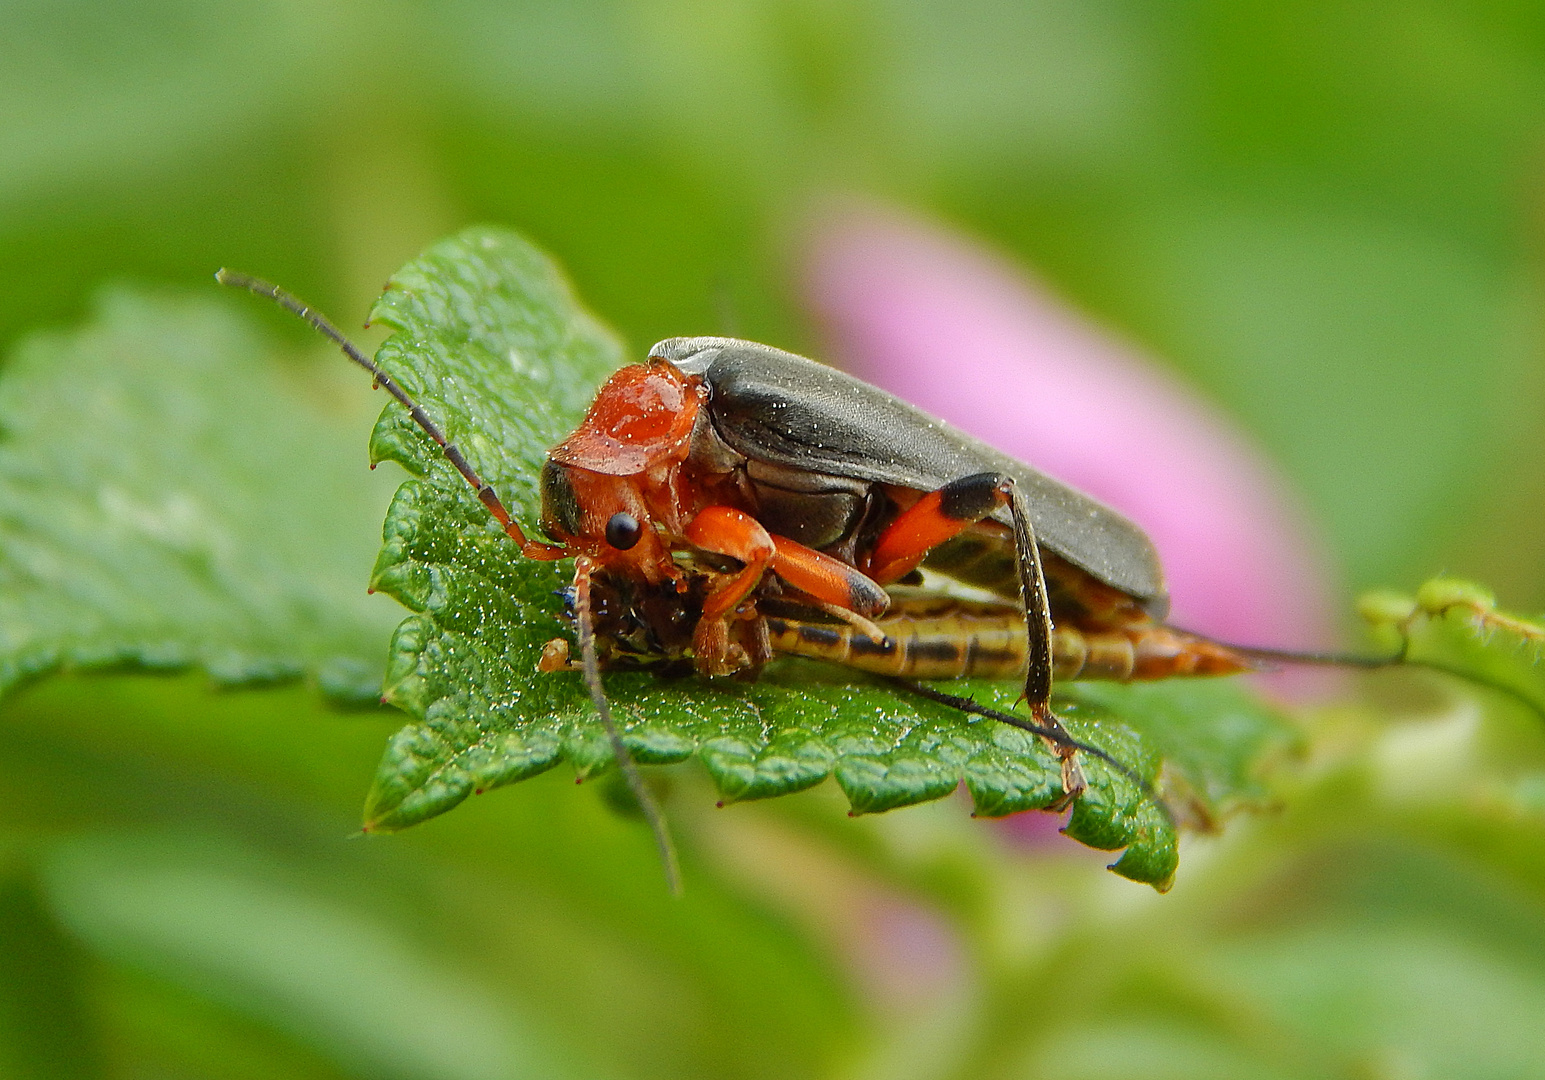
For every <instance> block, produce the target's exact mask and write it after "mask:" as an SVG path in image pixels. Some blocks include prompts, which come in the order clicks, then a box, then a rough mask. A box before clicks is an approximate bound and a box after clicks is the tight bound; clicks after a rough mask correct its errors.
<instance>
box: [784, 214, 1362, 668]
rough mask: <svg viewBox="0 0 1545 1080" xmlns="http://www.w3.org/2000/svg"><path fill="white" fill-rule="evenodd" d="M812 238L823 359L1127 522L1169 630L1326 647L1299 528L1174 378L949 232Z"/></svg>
mask: <svg viewBox="0 0 1545 1080" xmlns="http://www.w3.org/2000/svg"><path fill="white" fill-rule="evenodd" d="M819 226H820V227H819V228H818V230H817V231H816V232H815V234H814V240H813V243H812V244H811V248H810V253H809V258H808V262H807V264H806V274H805V283H806V295H807V297H808V299H809V302H810V304H811V305H812V307H813V308H814V310H815V311H816V313H817V314H818V316H819V317H820V319H821V321H822V324H823V326H824V327H825V329H826V331H827V333H828V335H829V341H830V346H831V347H830V348H829V349H828V350H827V352H826V353H825V355H826V356H827V357H828V358H829V359H831V360H833V361H834V362H836V363H837V364H839V365H841V366H842V367H845V368H847V369H848V370H849V371H852V372H854V373H855V374H857V375H859V376H861V377H862V378H864V379H867V380H869V381H870V382H873V383H875V384H876V385H878V386H881V387H884V388H885V389H887V390H889V391H891V392H892V393H894V394H896V395H897V396H898V397H901V398H904V399H905V400H907V401H911V402H913V403H915V404H917V405H920V406H922V407H923V408H925V409H928V410H929V411H931V412H933V413H935V414H937V415H938V416H940V417H942V418H944V419H945V420H948V421H949V422H950V423H952V424H954V425H956V426H957V427H959V428H962V429H964V430H965V431H968V432H970V433H972V434H974V435H976V436H978V437H980V438H983V439H985V440H987V441H988V442H990V443H992V444H993V445H995V446H998V447H1000V448H1002V449H1003V450H1005V451H1007V452H1008V453H1010V454H1013V455H1014V456H1015V457H1018V458H1020V459H1022V460H1024V461H1027V462H1030V463H1031V464H1033V465H1034V466H1035V467H1036V468H1038V469H1040V470H1042V471H1044V472H1046V473H1048V474H1049V475H1051V476H1054V477H1056V478H1057V479H1059V480H1062V481H1063V482H1065V483H1068V484H1070V485H1072V486H1073V487H1075V488H1078V489H1080V490H1081V491H1084V492H1086V493H1088V494H1090V495H1093V496H1094V497H1095V498H1097V499H1099V500H1100V501H1102V502H1105V503H1107V504H1109V505H1110V506H1111V507H1113V508H1115V509H1117V510H1119V511H1121V512H1122V513H1123V514H1125V515H1127V516H1128V517H1130V518H1132V519H1133V520H1134V521H1136V522H1137V523H1138V524H1139V525H1141V526H1142V527H1143V529H1144V530H1146V531H1147V533H1148V535H1149V536H1150V537H1152V539H1153V541H1154V544H1155V545H1156V546H1157V547H1158V550H1159V555H1160V557H1161V559H1162V560H1163V563H1164V567H1165V570H1166V573H1167V576H1168V579H1169V587H1170V592H1171V595H1172V599H1173V606H1172V609H1171V616H1170V618H1171V620H1172V621H1173V622H1174V624H1175V625H1177V626H1182V627H1185V628H1187V629H1191V630H1196V631H1198V632H1200V633H1205V634H1209V635H1213V636H1216V637H1218V638H1220V639H1222V640H1225V641H1233V642H1238V643H1242V644H1252V645H1274V646H1280V647H1286V648H1300V649H1302V648H1315V647H1323V646H1325V645H1327V644H1329V643H1330V642H1331V641H1332V640H1333V634H1332V631H1331V627H1332V620H1331V618H1330V616H1329V608H1328V606H1327V602H1326V594H1327V591H1328V590H1327V585H1326V573H1325V570H1324V564H1323V561H1322V560H1321V559H1320V558H1319V557H1318V551H1319V549H1318V545H1317V544H1316V543H1315V540H1314V537H1313V534H1312V530H1311V529H1310V527H1309V526H1308V523H1307V519H1306V515H1305V514H1304V512H1303V511H1302V509H1301V508H1300V507H1299V506H1298V503H1297V500H1296V499H1294V498H1293V496H1292V494H1291V493H1290V492H1289V490H1288V488H1287V486H1286V484H1285V483H1284V482H1283V481H1282V480H1281V478H1280V477H1279V476H1278V475H1277V473H1276V471H1275V469H1274V468H1273V467H1272V466H1271V464H1270V463H1269V462H1268V461H1267V460H1266V459H1265V458H1264V457H1263V456H1262V455H1261V454H1260V453H1259V452H1258V451H1257V450H1256V449H1255V448H1254V446H1252V445H1251V443H1250V441H1249V439H1248V438H1247V437H1246V436H1245V435H1244V434H1243V433H1242V432H1240V431H1239V430H1238V429H1237V428H1236V427H1235V426H1234V425H1233V424H1232V423H1231V422H1230V421H1229V420H1228V418H1227V417H1225V416H1224V415H1223V414H1222V413H1220V412H1218V411H1217V410H1216V409H1215V408H1213V407H1212V406H1210V405H1209V404H1208V403H1207V402H1206V401H1205V400H1203V399H1202V398H1201V397H1200V396H1199V395H1197V394H1196V393H1195V392H1194V391H1193V390H1191V389H1190V388H1189V387H1187V386H1186V385H1185V384H1184V383H1183V382H1182V381H1181V380H1180V379H1179V378H1177V377H1176V376H1175V375H1174V374H1172V373H1170V372H1168V371H1166V370H1165V369H1164V368H1163V367H1161V366H1160V365H1158V364H1156V363H1154V362H1153V361H1151V360H1149V359H1148V358H1146V357H1145V356H1143V355H1142V354H1141V353H1140V352H1138V351H1137V350H1136V349H1134V348H1132V347H1131V346H1129V345H1126V344H1124V343H1122V342H1121V341H1119V340H1118V339H1117V338H1116V337H1115V336H1113V335H1112V334H1110V333H1109V332H1107V331H1104V330H1102V329H1100V328H1099V327H1097V326H1096V325H1094V324H1093V323H1092V322H1091V321H1090V320H1088V319H1087V318H1085V317H1083V316H1081V315H1079V314H1078V313H1077V312H1075V311H1073V310H1072V309H1071V308H1069V307H1068V306H1067V305H1066V304H1065V303H1063V302H1062V301H1061V300H1059V299H1058V298H1056V297H1055V296H1054V295H1053V294H1052V293H1051V292H1050V291H1049V290H1048V289H1046V288H1045V287H1044V286H1043V285H1041V284H1040V283H1039V282H1037V281H1036V280H1034V279H1033V278H1032V277H1031V276H1030V275H1029V274H1028V273H1026V272H1025V271H1024V270H1023V269H1021V268H1020V267H1017V266H1015V265H1012V264H1011V263H1009V262H1008V261H1007V260H1006V259H1004V258H1002V257H1001V256H998V255H996V254H994V253H992V252H990V251H988V250H986V249H985V248H983V247H982V246H981V245H979V244H976V243H974V242H972V241H971V240H969V239H967V238H965V237H963V236H961V235H959V234H956V233H950V232H946V231H944V230H943V229H942V228H939V227H937V226H932V225H928V224H924V223H922V222H919V221H918V220H916V219H913V218H909V217H904V216H902V215H900V214H899V213H895V212H882V211H879V210H875V209H857V210H855V209H847V210H843V211H840V212H835V213H831V214H829V215H828V216H826V217H825V218H824V219H822V220H821V221H820V223H819Z"/></svg>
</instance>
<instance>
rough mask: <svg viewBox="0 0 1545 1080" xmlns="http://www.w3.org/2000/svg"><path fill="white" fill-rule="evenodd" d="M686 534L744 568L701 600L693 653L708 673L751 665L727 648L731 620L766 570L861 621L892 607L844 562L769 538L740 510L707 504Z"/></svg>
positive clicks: (886, 597)
mask: <svg viewBox="0 0 1545 1080" xmlns="http://www.w3.org/2000/svg"><path fill="white" fill-rule="evenodd" d="M686 534H687V539H688V540H690V541H691V542H692V543H693V544H694V545H696V546H697V547H700V548H703V549H704V550H705V551H712V552H716V553H717V554H720V555H728V556H729V557H730V558H732V559H738V560H740V561H741V562H743V563H745V564H746V565H745V569H743V570H741V571H740V572H739V573H737V574H735V575H734V576H733V577H731V578H730V579H729V580H728V581H727V582H725V583H724V584H722V585H720V586H718V587H717V588H715V589H714V590H713V591H712V592H710V593H709V594H708V597H707V598H706V599H705V600H704V601H703V615H702V618H701V619H700V620H699V621H698V624H697V629H696V630H695V631H694V632H693V635H692V650H693V652H694V653H695V654H696V656H697V662H698V668H699V670H701V671H702V672H703V673H704V674H706V675H728V674H731V673H732V672H734V671H736V670H738V669H739V668H740V667H743V666H745V665H746V663H747V662H750V661H749V658H747V657H745V656H741V655H736V650H737V649H738V648H739V647H738V646H732V645H731V644H730V640H729V619H730V617H731V616H733V615H734V613H735V609H736V608H738V607H739V606H740V605H741V604H742V603H744V602H745V600H746V597H748V596H750V595H751V593H752V591H753V590H754V589H755V588H756V587H757V585H758V584H760V583H761V580H762V575H763V574H764V573H766V572H767V570H768V569H771V570H772V571H773V572H774V573H776V574H777V575H778V576H779V577H780V578H781V579H783V581H785V582H786V583H788V584H789V585H792V586H793V587H794V588H796V589H798V590H799V591H800V592H803V593H805V594H807V595H808V596H811V597H813V598H814V599H816V600H818V601H820V602H821V603H824V604H830V605H832V606H833V607H839V608H842V609H844V610H846V611H852V612H855V613H857V614H858V615H861V616H863V617H864V618H872V617H874V616H877V615H880V614H882V613H883V612H884V611H885V609H886V608H887V607H889V606H890V596H889V595H888V594H887V593H886V592H885V590H884V589H882V588H880V586H878V585H876V584H875V583H874V582H873V581H871V580H870V579H869V578H868V577H866V576H865V575H864V574H862V573H860V572H859V571H858V570H856V569H854V568H853V567H851V566H849V565H848V564H847V563H845V562H842V561H841V560H840V559H834V558H832V557H831V556H830V555H825V554H822V553H821V552H819V551H816V550H814V549H813V548H808V547H806V546H805V545H804V544H801V543H798V542H796V541H794V540H790V539H788V538H787V537H784V536H773V535H771V534H770V533H769V532H768V531H767V530H766V528H764V527H763V526H762V524H761V523H760V522H759V521H757V520H756V519H755V518H753V517H752V516H751V515H750V514H746V513H743V512H741V511H739V510H733V509H731V508H729V507H727V506H710V507H708V508H707V509H706V510H702V511H700V512H699V513H698V515H697V516H696V517H694V518H693V519H692V522H691V523H690V524H689V525H688V526H687V529H686Z"/></svg>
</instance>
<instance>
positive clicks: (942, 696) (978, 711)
mask: <svg viewBox="0 0 1545 1080" xmlns="http://www.w3.org/2000/svg"><path fill="white" fill-rule="evenodd" d="M890 681H891V682H893V683H895V684H896V685H897V686H900V687H903V688H904V689H907V690H910V691H911V692H912V693H914V694H917V695H918V696H920V697H925V698H928V699H929V700H930V701H937V702H938V703H939V704H940V705H948V706H949V707H950V708H952V709H959V710H960V711H961V712H963V713H970V714H971V715H972V716H980V717H983V718H985V719H988V720H996V721H998V722H999V723H1000V724H1008V725H1009V726H1010V727H1017V728H1019V729H1020V730H1021V731H1028V732H1029V733H1030V734H1032V735H1039V736H1040V737H1041V738H1043V739H1045V740H1047V741H1048V742H1052V743H1056V744H1057V745H1058V746H1059V747H1066V748H1068V749H1070V750H1081V751H1083V752H1084V753H1086V754H1088V755H1089V756H1090V757H1093V758H1098V759H1099V760H1100V761H1103V762H1105V764H1107V765H1109V766H1110V767H1111V768H1113V769H1115V770H1116V771H1117V772H1119V773H1120V774H1121V775H1122V776H1124V777H1126V778H1127V779H1128V780H1130V781H1132V783H1133V784H1135V785H1137V788H1138V790H1140V791H1141V792H1142V793H1143V795H1144V796H1146V797H1147V798H1148V800H1149V801H1150V802H1152V803H1153V805H1154V806H1155V807H1157V808H1158V811H1159V813H1160V814H1162V815H1164V820H1165V821H1167V822H1169V823H1170V824H1171V825H1174V824H1175V816H1174V814H1173V813H1171V811H1170V808H1169V804H1167V803H1166V802H1165V801H1164V800H1163V799H1161V798H1160V797H1159V793H1158V792H1157V791H1155V790H1154V787H1153V785H1152V784H1150V783H1149V782H1148V781H1147V780H1145V779H1143V778H1142V777H1141V776H1139V775H1138V774H1137V773H1136V772H1135V771H1134V770H1133V769H1131V768H1130V767H1129V766H1127V765H1124V764H1123V763H1121V762H1120V761H1117V760H1116V759H1115V758H1114V757H1112V756H1111V755H1109V754H1107V753H1106V752H1105V751H1104V750H1101V749H1100V748H1099V747H1098V746H1091V745H1090V744H1089V743H1086V742H1079V741H1078V740H1077V739H1075V738H1073V737H1072V736H1071V735H1069V734H1068V733H1067V731H1066V730H1065V729H1064V728H1063V727H1062V725H1060V724H1059V725H1057V726H1056V727H1055V728H1052V727H1047V726H1045V725H1043V724H1037V723H1035V722H1034V721H1031V720H1026V719H1024V718H1023V717H1020V716H1015V715H1014V714H1013V713H1006V712H1002V711H1000V710H998V709H990V708H988V707H987V706H985V705H978V704H977V703H976V702H975V701H972V700H971V699H970V698H968V697H961V696H959V695H958V694H946V693H945V692H944V691H942V690H935V689H934V688H933V687H931V686H928V685H926V684H924V683H920V682H914V681H913V680H911V679H900V678H894V677H893V678H892V679H891V680H890Z"/></svg>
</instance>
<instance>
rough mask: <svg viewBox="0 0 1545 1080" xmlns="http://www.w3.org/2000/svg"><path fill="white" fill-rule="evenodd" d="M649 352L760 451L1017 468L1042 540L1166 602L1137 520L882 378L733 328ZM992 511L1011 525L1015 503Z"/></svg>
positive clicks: (834, 460)
mask: <svg viewBox="0 0 1545 1080" xmlns="http://www.w3.org/2000/svg"><path fill="white" fill-rule="evenodd" d="M649 355H650V357H652V358H656V359H662V360H668V361H670V362H671V363H672V364H674V365H676V367H678V368H680V369H681V370H682V371H684V372H686V373H687V374H689V375H700V376H702V377H703V379H704V380H705V382H706V383H707V384H708V387H709V391H710V393H711V394H712V398H711V404H710V408H709V411H710V413H711V415H712V419H713V424H714V427H715V429H716V430H717V431H718V434H719V437H720V438H722V439H723V440H724V442H725V443H727V444H728V445H729V447H730V448H731V449H733V450H734V451H736V452H737V453H739V454H742V455H744V456H745V457H746V458H748V459H750V460H752V461H760V462H765V463H767V464H770V465H774V466H778V467H782V468H786V469H789V470H798V471H803V472H806V473H821V474H826V475H829V476H834V477H843V478H847V479H851V480H858V481H863V482H868V483H883V484H895V485H897V486H899V487H907V488H912V489H914V490H917V491H934V490H936V489H938V488H941V487H944V486H945V485H946V484H948V483H950V482H951V481H954V480H958V479H960V478H961V477H963V476H969V475H971V474H974V473H985V472H996V473H1001V474H1004V475H1006V476H1009V477H1012V478H1013V480H1014V483H1015V486H1016V488H1017V489H1018V493H1019V496H1020V497H1021V498H1022V500H1023V504H1024V507H1025V510H1026V511H1027V513H1028V516H1029V520H1030V524H1031V525H1032V527H1033V528H1034V533H1035V540H1036V543H1037V544H1039V545H1040V546H1041V547H1044V548H1046V549H1047V550H1049V551H1052V552H1054V553H1055V554H1057V555H1059V556H1061V557H1062V558H1064V559H1066V560H1067V561H1068V562H1070V563H1072V564H1073V565H1074V566H1077V567H1079V568H1080V569H1082V570H1085V571H1087V572H1088V573H1089V574H1091V575H1093V576H1094V577H1095V578H1096V579H1098V580H1099V581H1102V582H1104V583H1105V584H1107V585H1110V586H1112V587H1114V588H1116V589H1120V590H1121V591H1122V592H1124V593H1126V594H1127V595H1129V596H1132V597H1134V598H1135V599H1137V600H1139V601H1140V602H1141V603H1142V605H1143V607H1144V608H1145V609H1146V610H1147V611H1148V613H1149V614H1150V615H1152V616H1153V617H1154V618H1155V619H1163V618H1164V616H1165V615H1166V614H1167V612H1168V608H1169V598H1168V594H1167V592H1166V590H1165V587H1164V571H1163V568H1162V567H1161V566H1160V564H1159V556H1158V553H1157V552H1156V551H1155V550H1154V547H1153V543H1152V542H1151V541H1150V540H1149V539H1148V537H1147V536H1146V535H1145V534H1144V533H1143V531H1142V530H1141V529H1139V528H1138V527H1137V526H1136V525H1134V524H1133V523H1132V522H1131V521H1128V520H1127V519H1126V518H1124V517H1122V516H1121V515H1120V514H1118V513H1116V511H1114V510H1112V509H1110V508H1109V507H1108V506H1105V505H1103V504H1101V503H1099V502H1096V501H1095V500H1094V499H1091V498H1090V497H1089V496H1087V495H1084V494H1083V493H1081V492H1079V491H1075V490H1074V489H1072V488H1070V487H1068V486H1067V485H1066V484H1062V483H1059V482H1057V481H1056V480H1053V479H1052V478H1051V477H1049V476H1046V475H1045V474H1043V473H1041V472H1038V471H1037V470H1035V469H1033V468H1031V467H1030V466H1028V465H1026V464H1025V463H1024V462H1022V461H1016V460H1015V459H1014V458H1011V457H1009V456H1008V455H1007V454H1004V453H1002V452H1001V451H998V450H995V449H993V448H992V447H991V446H989V445H987V444H986V443H984V442H982V441H981V440H980V439H975V438H972V437H971V436H970V435H967V434H966V433H965V432H963V431H960V430H958V429H957V428H954V427H952V426H951V425H949V424H947V423H945V422H944V421H943V420H940V419H938V418H937V417H935V416H930V415H929V414H928V413H926V412H924V411H923V410H922V409H919V408H917V407H916V406H914V405H909V404H907V403H906V402H904V401H901V400H900V399H898V398H896V397H893V396H892V395H890V394H887V393H886V392H885V391H883V390H881V389H879V388H878V387H875V386H871V385H869V384H868V383H866V382H863V381H861V380H859V379H856V378H854V377H853V376H851V375H848V374H846V373H844V372H841V371H838V370H836V369H835V368H830V367H827V366H826V365H824V364H818V363H816V362H815V361H814V360H807V359H806V358H805V357H803V356H796V355H795V354H794V353H789V352H784V351H783V350H782V349H775V348H773V347H772V346H770V345H762V344H759V343H757V342H754V341H740V340H738V339H735V338H721V337H682V338H670V339H668V340H665V341H662V342H660V343H659V344H658V345H656V346H655V347H654V348H653V349H651V350H650V352H649ZM993 519H994V520H996V521H998V522H1000V523H1002V524H1003V525H1007V526H1009V527H1011V528H1012V527H1013V525H1014V521H1013V516H1012V513H1011V511H1010V508H1008V507H1003V508H1001V509H999V510H998V511H997V512H996V513H994V514H993Z"/></svg>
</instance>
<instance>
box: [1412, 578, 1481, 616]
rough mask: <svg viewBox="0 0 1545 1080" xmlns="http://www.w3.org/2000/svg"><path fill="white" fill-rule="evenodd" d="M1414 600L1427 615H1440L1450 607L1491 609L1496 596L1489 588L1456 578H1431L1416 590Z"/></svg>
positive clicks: (1472, 609) (1475, 609)
mask: <svg viewBox="0 0 1545 1080" xmlns="http://www.w3.org/2000/svg"><path fill="white" fill-rule="evenodd" d="M1416 602H1417V604H1419V605H1420V606H1421V609H1422V610H1423V611H1425V612H1427V613H1428V614H1429V615H1441V614H1443V612H1445V611H1447V610H1449V609H1450V608H1456V607H1458V608H1467V609H1469V610H1471V611H1491V610H1492V609H1493V608H1495V607H1496V606H1497V598H1496V596H1494V595H1493V594H1492V592H1491V590H1490V589H1487V588H1484V587H1482V586H1480V585H1477V584H1475V583H1474V582H1473V581H1461V580H1459V579H1458V578H1433V579H1432V580H1431V581H1427V582H1424V583H1423V584H1422V587H1421V588H1419V589H1417V590H1416Z"/></svg>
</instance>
